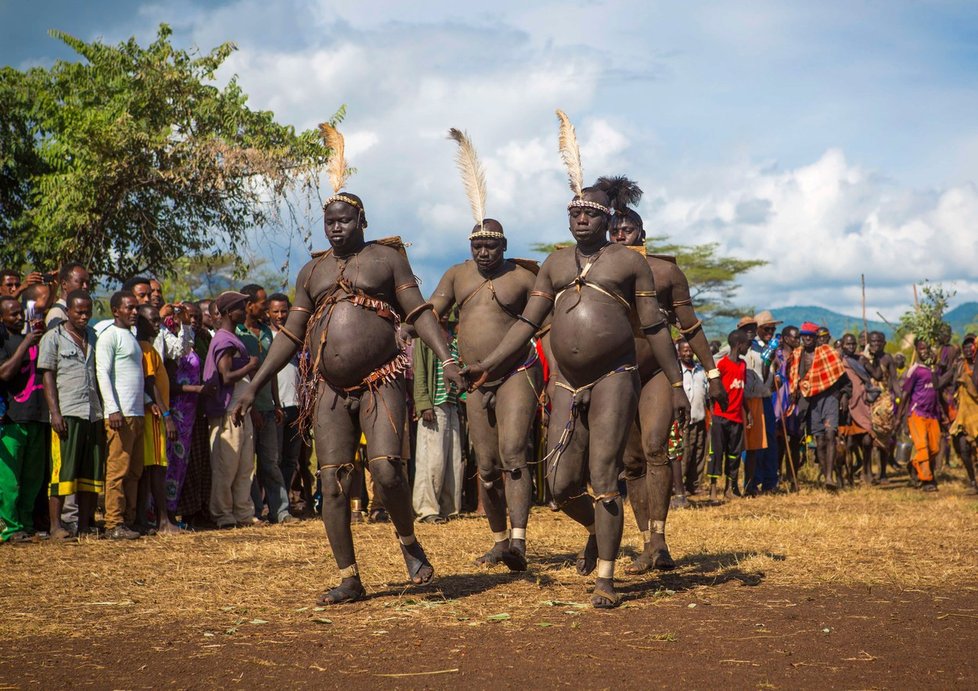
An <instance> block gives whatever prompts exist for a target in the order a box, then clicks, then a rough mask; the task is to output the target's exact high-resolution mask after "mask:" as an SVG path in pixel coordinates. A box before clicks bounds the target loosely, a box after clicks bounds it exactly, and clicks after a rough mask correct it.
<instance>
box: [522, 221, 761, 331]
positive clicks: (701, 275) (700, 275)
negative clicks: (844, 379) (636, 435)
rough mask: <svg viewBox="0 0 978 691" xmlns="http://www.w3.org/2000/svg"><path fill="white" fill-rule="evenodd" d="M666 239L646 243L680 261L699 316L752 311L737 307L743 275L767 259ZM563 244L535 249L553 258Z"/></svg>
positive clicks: (711, 244) (650, 249)
mask: <svg viewBox="0 0 978 691" xmlns="http://www.w3.org/2000/svg"><path fill="white" fill-rule="evenodd" d="M666 240H667V238H665V237H664V236H657V237H652V238H649V239H647V240H646V242H645V246H646V249H647V250H648V253H649V254H661V255H668V256H671V257H675V258H676V263H677V264H678V265H679V268H681V269H682V270H683V273H685V274H686V279H687V280H688V281H689V288H690V295H691V296H692V298H693V304H694V305H695V306H696V313H697V315H698V316H699V317H700V318H701V319H704V320H707V319H710V318H711V317H718V316H723V317H732V316H738V315H740V314H746V313H747V312H750V313H751V314H753V311H752V310H744V308H743V307H738V306H737V305H735V304H734V302H733V300H734V296H735V294H736V292H737V289H738V288H739V287H740V284H739V283H737V281H738V279H740V277H741V276H743V274H745V273H746V272H748V271H750V270H751V269H754V268H757V267H759V266H764V265H765V264H767V262H766V261H764V260H763V259H738V258H737V257H725V256H722V255H718V254H717V247H718V245H717V243H715V242H709V243H704V244H702V245H681V244H678V243H672V242H667V241H666ZM566 246H567V245H565V244H562V243H556V244H536V245H533V250H534V251H535V252H540V253H542V254H550V253H551V252H553V251H554V250H556V249H559V248H561V247H566Z"/></svg>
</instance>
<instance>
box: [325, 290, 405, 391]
mask: <svg viewBox="0 0 978 691" xmlns="http://www.w3.org/2000/svg"><path fill="white" fill-rule="evenodd" d="M324 330H326V341H325V343H323V342H322V337H323V331H324ZM312 339H313V340H312V343H313V344H321V345H319V346H317V345H314V346H313V353H312V356H313V357H316V356H317V353H318V355H319V372H320V373H321V374H322V375H323V376H324V377H325V378H326V381H327V382H329V383H330V384H332V385H333V386H337V387H340V388H346V387H351V386H357V385H358V384H360V383H361V382H362V381H363V380H364V379H365V378H366V377H367V375H369V374H370V373H371V372H373V371H374V370H376V369H378V368H380V367H382V366H383V365H385V364H387V363H388V362H390V361H391V360H392V359H393V358H394V356H395V355H397V353H398V344H397V337H396V333H395V331H394V325H393V324H391V322H390V321H388V320H387V319H384V318H383V317H380V316H378V315H377V313H376V312H374V311H372V310H368V309H364V308H362V307H357V306H356V305H353V304H350V303H348V302H340V303H338V304H337V305H336V306H335V307H333V310H332V313H331V314H330V316H329V320H328V321H327V320H326V319H325V318H324V319H323V320H322V321H321V322H320V323H318V324H316V325H315V326H313V327H312Z"/></svg>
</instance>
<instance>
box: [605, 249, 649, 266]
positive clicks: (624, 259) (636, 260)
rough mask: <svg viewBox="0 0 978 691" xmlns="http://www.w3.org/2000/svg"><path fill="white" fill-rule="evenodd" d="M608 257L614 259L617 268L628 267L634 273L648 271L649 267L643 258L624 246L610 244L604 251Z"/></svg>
mask: <svg viewBox="0 0 978 691" xmlns="http://www.w3.org/2000/svg"><path fill="white" fill-rule="evenodd" d="M605 252H607V253H608V256H609V257H614V260H615V263H616V264H617V265H618V266H623V267H628V268H629V269H631V270H632V271H635V272H643V271H650V270H651V267H650V266H649V264H648V262H647V261H645V257H643V256H642V255H641V254H639V253H638V252H636V251H635V250H632V249H629V248H628V247H626V246H625V245H618V244H611V245H609V246H608V247H607V249H605Z"/></svg>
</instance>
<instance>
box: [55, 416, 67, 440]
mask: <svg viewBox="0 0 978 691" xmlns="http://www.w3.org/2000/svg"><path fill="white" fill-rule="evenodd" d="M51 429H53V430H54V431H55V433H56V434H57V435H58V436H59V437H61V438H62V439H64V438H65V436H66V435H67V434H68V425H66V424H65V419H64V418H63V417H62V416H61V413H51Z"/></svg>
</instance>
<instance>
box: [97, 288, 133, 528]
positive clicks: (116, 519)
mask: <svg viewBox="0 0 978 691" xmlns="http://www.w3.org/2000/svg"><path fill="white" fill-rule="evenodd" d="M138 305H139V303H138V302H137V300H136V296H135V295H133V294H132V293H131V292H129V291H125V290H120V291H119V292H117V293H114V294H113V295H112V298H111V299H110V300H109V306H110V307H111V309H112V317H113V321H112V324H110V325H109V326H107V327H105V329H104V330H103V331H102V333H101V335H99V337H98V341H97V343H96V345H95V372H96V374H97V377H98V387H99V392H100V393H101V394H102V407H103V412H104V414H105V427H106V430H105V432H106V468H105V529H106V536H107V537H109V538H111V539H116V540H133V539H136V538H138V537H139V533H137V532H135V531H134V530H131V529H130V528H128V527H127V526H126V522H127V521H128V522H129V524H130V525H131V524H132V522H133V520H134V519H135V517H136V498H137V493H138V489H139V478H140V477H142V474H143V426H144V421H143V415H144V414H145V401H144V396H145V387H144V378H143V361H142V360H143V358H142V349H141V348H140V346H139V342H138V341H137V340H136V337H135V335H133V332H132V329H133V327H134V326H135V325H136V310H137V308H138Z"/></svg>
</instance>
